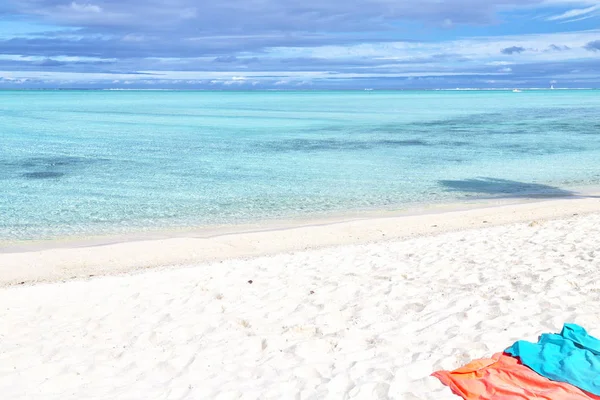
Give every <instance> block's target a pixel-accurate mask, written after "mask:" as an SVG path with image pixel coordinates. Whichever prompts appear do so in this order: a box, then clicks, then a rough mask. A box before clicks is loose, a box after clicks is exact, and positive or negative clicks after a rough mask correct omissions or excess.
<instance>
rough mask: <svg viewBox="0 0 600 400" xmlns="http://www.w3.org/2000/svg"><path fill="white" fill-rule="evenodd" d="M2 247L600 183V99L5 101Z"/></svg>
mask: <svg viewBox="0 0 600 400" xmlns="http://www.w3.org/2000/svg"><path fill="white" fill-rule="evenodd" d="M0 138H1V140H0V188H1V189H0V240H1V239H4V240H29V239H41V238H55V237H63V236H85V235H93V234H110V233H126V232H136V231H143V230H148V229H162V228H173V227H192V226H194V227H195V226H204V225H215V224H236V223H245V222H252V221H260V220H265V219H272V218H290V217H318V216H325V215H328V214H332V213H343V212H347V211H353V210H363V209H373V208H376V209H401V208H404V207H408V206H409V205H414V204H422V203H437V202H449V201H455V200H462V199H465V198H473V197H499V196H501V197H505V196H514V195H523V194H529V195H568V194H570V193H571V192H569V188H570V187H573V186H585V185H597V184H598V183H599V182H600V167H598V164H597V160H599V159H600V92H598V91H562V90H561V91H558V90H556V91H531V92H523V93H512V92H379V91H371V92H362V91H361V92H358V91H357V92H168V91H167V92H165V91H160V92H148V91H139V92H137V91H127V92H109V91H2V92H0Z"/></svg>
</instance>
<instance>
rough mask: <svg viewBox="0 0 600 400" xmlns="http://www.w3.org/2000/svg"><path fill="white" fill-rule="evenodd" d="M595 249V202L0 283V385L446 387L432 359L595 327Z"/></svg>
mask: <svg viewBox="0 0 600 400" xmlns="http://www.w3.org/2000/svg"><path fill="white" fill-rule="evenodd" d="M596 202H598V200H596ZM563 214H564V213H563ZM571 215H572V214H571ZM423 221H425V222H426V223H427V224H430V223H431V221H430V220H428V219H427V220H423ZM599 252H600V214H598V213H593V214H587V215H577V216H570V217H563V218H562V219H556V220H547V221H544V220H533V219H530V220H529V221H526V222H520V223H511V224H508V225H502V226H493V227H486V228H477V229H470V230H462V231H456V232H447V233H441V234H435V235H428V236H423V237H416V238H407V239H395V240H391V241H386V242H379V243H368V244H348V245H343V246H335V247H328V248H323V249H316V250H303V251H291V252H287V253H281V254H276V255H270V256H262V257H258V258H253V259H229V260H223V261H220V262H219V261H217V262H213V263H209V264H196V265H193V266H188V267H182V268H162V269H154V270H148V271H144V272H141V273H134V274H130V275H119V276H103V277H94V278H91V279H87V280H73V281H67V282H54V283H40V284H35V285H30V284H25V285H13V286H7V287H4V288H2V289H0V305H1V307H0V321H2V322H1V323H0V393H2V396H1V397H2V398H3V399H12V400H17V399H27V400H32V399H43V400H54V399H56V400H59V399H60V400H70V399H73V400H75V399H77V400H79V399H119V400H120V399H123V400H124V399H131V400H134V399H135V400H138V399H144V400H151V399H220V400H223V399H303V400H304V399H332V400H333V399H336V400H337V399H365V400H367V399H369V400H371V399H403V400H411V399H432V400H444V399H454V398H455V397H454V396H453V395H452V394H451V392H450V391H449V390H448V389H447V388H445V387H443V386H442V385H441V384H440V383H439V382H438V381H437V380H436V379H434V378H431V377H429V375H430V374H431V372H433V371H435V370H437V369H454V368H457V367H459V366H461V365H463V364H465V363H467V362H468V361H470V360H472V359H474V358H479V357H484V356H490V355H491V354H493V353H495V352H498V351H501V350H503V349H504V348H506V347H507V346H509V345H511V344H512V343H513V342H514V341H515V340H518V339H526V340H535V339H536V338H537V335H538V334H540V333H542V332H547V331H558V330H560V328H561V327H562V324H563V323H564V322H575V323H578V324H581V325H583V326H584V327H586V328H587V329H588V330H589V332H590V333H591V334H593V335H600V279H598V276H599V274H598V270H599V269H600V258H599V257H598V255H599V254H600V253H599ZM24 254H26V253H24ZM36 254H37V253H34V254H33V255H32V257H38V255H36Z"/></svg>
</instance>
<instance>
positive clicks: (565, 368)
mask: <svg viewBox="0 0 600 400" xmlns="http://www.w3.org/2000/svg"><path fill="white" fill-rule="evenodd" d="M506 353H508V354H510V355H512V356H515V357H519V359H520V361H521V363H523V365H526V366H528V367H529V368H531V369H532V370H534V371H535V372H537V373H538V374H540V375H542V376H544V377H546V378H548V379H551V380H553V381H558V382H566V383H569V384H571V385H574V386H577V387H578V388H580V389H582V390H585V391H587V392H589V393H593V394H595V395H600V340H598V339H596V338H594V337H593V336H590V335H589V334H588V333H587V332H586V331H585V329H583V328H582V327H581V326H579V325H575V324H565V326H564V328H563V330H562V332H561V333H560V334H558V335H557V334H548V333H545V334H543V335H541V336H540V338H539V340H538V342H537V343H531V342H526V341H522V340H521V341H518V342H516V343H515V344H514V345H512V346H511V347H509V348H508V349H507V350H506Z"/></svg>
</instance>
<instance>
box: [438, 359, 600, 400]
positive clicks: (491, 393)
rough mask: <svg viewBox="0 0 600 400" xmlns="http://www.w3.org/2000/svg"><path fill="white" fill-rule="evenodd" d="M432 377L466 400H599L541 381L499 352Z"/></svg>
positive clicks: (516, 360) (525, 368)
mask: <svg viewBox="0 0 600 400" xmlns="http://www.w3.org/2000/svg"><path fill="white" fill-rule="evenodd" d="M432 375H433V376H435V377H436V378H438V379H439V380H440V381H441V382H442V383H443V384H444V385H446V386H448V387H450V389H452V392H454V393H455V394H457V395H459V396H461V397H462V398H463V399H465V400H529V399H543V400H589V399H593V400H600V397H599V396H595V395H593V394H590V393H586V392H583V391H582V390H581V389H579V388H577V387H575V386H573V385H569V384H568V383H562V382H554V381H551V380H549V379H548V378H544V377H543V376H540V375H538V374H537V373H536V372H535V371H533V370H531V369H529V368H528V367H526V366H524V365H523V364H521V363H520V361H519V360H518V359H516V358H513V357H510V356H509V355H506V354H502V353H498V354H494V356H493V357H492V358H491V359H481V360H475V361H472V362H470V363H469V364H467V365H465V366H464V367H462V368H459V369H457V370H454V371H451V372H450V371H438V372H434V373H433V374H432Z"/></svg>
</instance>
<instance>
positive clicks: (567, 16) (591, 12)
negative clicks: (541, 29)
mask: <svg viewBox="0 0 600 400" xmlns="http://www.w3.org/2000/svg"><path fill="white" fill-rule="evenodd" d="M597 11H600V5H595V6H591V7H588V8H576V9H573V10H569V11H566V12H564V13H562V14H558V15H553V16H551V17H548V18H546V21H564V22H574V21H580V20H582V19H587V18H592V17H595V16H597V15H598V12H597Z"/></svg>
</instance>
